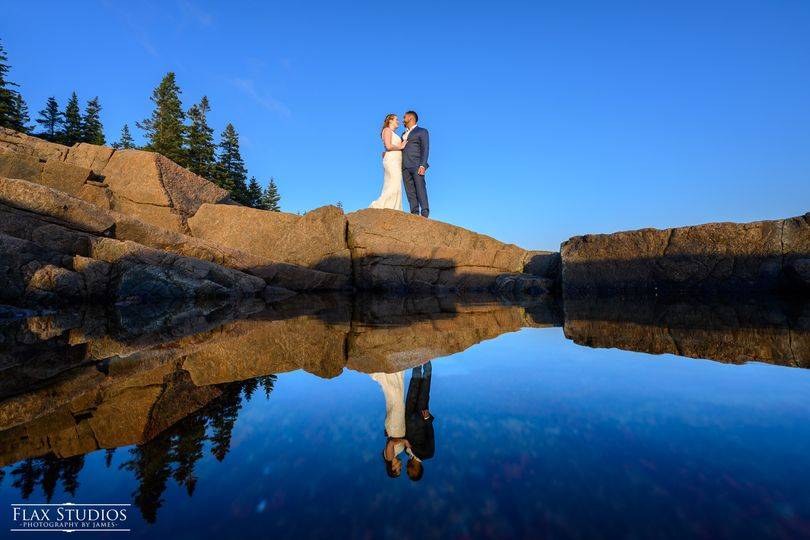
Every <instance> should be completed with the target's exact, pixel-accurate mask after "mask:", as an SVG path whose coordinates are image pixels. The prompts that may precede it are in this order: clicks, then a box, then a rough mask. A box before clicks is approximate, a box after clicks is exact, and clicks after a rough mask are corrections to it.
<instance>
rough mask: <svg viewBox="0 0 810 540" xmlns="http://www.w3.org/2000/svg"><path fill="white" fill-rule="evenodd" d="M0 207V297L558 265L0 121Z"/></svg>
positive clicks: (545, 280) (472, 277)
mask: <svg viewBox="0 0 810 540" xmlns="http://www.w3.org/2000/svg"><path fill="white" fill-rule="evenodd" d="M0 212H2V213H3V214H4V216H5V218H4V220H3V223H2V224H1V225H0V235H3V236H0V249H3V250H4V251H6V252H8V253H9V254H11V252H12V251H16V252H17V255H15V256H13V257H11V256H10V257H9V258H8V259H7V262H8V264H6V265H5V266H4V270H5V272H4V273H5V277H4V278H3V279H4V280H5V283H6V284H7V285H8V286H7V287H5V291H6V292H5V293H4V296H3V298H4V299H5V300H7V301H14V300H15V299H20V298H29V299H31V298H33V299H34V300H42V299H55V298H60V297H69V298H77V297H83V298H112V299H121V298H127V297H130V296H133V297H144V296H145V297H148V298H159V297H167V296H168V297H172V296H175V297H176V296H180V297H194V296H197V297H199V296H206V297H208V296H234V295H236V296H244V295H250V294H255V293H257V292H260V291H261V290H262V289H263V288H264V287H263V285H266V286H268V287H270V288H271V289H272V292H273V294H276V293H278V292H279V291H278V289H279V288H281V289H288V290H292V291H313V290H341V289H347V288H356V289H378V290H398V291H423V290H429V291H446V290H485V289H488V290H492V289H498V290H502V291H507V292H510V293H515V294H545V293H547V292H548V291H549V290H550V289H551V288H552V287H553V286H554V284H555V281H556V277H557V275H558V273H559V264H556V263H555V260H556V259H555V255H554V254H548V253H544V252H528V251H526V250H523V249H520V248H518V247H517V246H513V245H507V244H503V243H501V242H498V241H497V240H494V239H492V238H488V237H485V236H483V235H479V234H476V233H473V232H471V231H467V230H465V229H462V228H460V227H455V226H452V225H448V224H445V223H440V222H436V221H428V220H423V219H421V218H416V217H414V216H411V215H409V214H405V213H402V212H394V211H385V210H364V211H361V212H357V213H355V214H350V215H349V216H346V215H344V214H343V211H342V210H340V209H338V208H336V207H330V206H327V207H323V208H319V209H316V210H313V211H312V212H308V213H307V214H305V215H303V216H299V215H295V214H286V213H281V212H267V211H263V210H256V209H253V208H246V207H242V206H239V205H236V204H234V203H232V202H231V201H230V200H229V199H228V197H227V193H226V192H225V191H224V190H222V189H220V188H219V187H217V186H215V185H214V184H212V183H211V182H208V181H207V180H205V179H204V178H201V177H199V176H197V175H195V174H193V173H191V172H189V171H187V170H185V169H183V168H182V167H179V166H178V165H176V164H175V163H173V162H172V161H170V160H168V159H166V158H165V157H163V156H161V155H159V154H155V153H152V152H145V151H140V150H123V151H118V150H114V149H112V148H107V147H101V146H94V145H89V144H84V143H81V144H77V145H74V146H72V147H66V146H63V145H59V144H54V143H49V142H45V141H42V140H39V139H36V138H34V137H29V136H27V135H23V134H21V133H17V132H14V131H10V130H7V129H0ZM55 240H57V241H55ZM161 253H163V255H161ZM545 259H548V261H545ZM218 267H224V268H218ZM257 278H258V279H257Z"/></svg>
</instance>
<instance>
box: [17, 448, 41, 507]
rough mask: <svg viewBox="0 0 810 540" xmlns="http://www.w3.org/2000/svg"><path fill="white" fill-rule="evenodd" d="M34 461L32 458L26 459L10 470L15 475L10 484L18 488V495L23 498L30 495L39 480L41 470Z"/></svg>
mask: <svg viewBox="0 0 810 540" xmlns="http://www.w3.org/2000/svg"><path fill="white" fill-rule="evenodd" d="M34 461H35V460H34V458H29V459H26V460H25V461H23V462H21V463H20V465H19V466H18V467H17V468H16V469H13V470H12V471H11V475H12V476H14V477H16V479H15V480H14V482H13V483H12V484H11V485H12V486H14V487H15V488H18V489H19V490H20V496H21V497H22V498H23V499H27V498H28V497H30V496H31V494H32V493H33V492H34V488H35V487H36V486H37V483H38V482H39V477H40V474H41V471H40V470H39V468H38V467H37V466H36V465H35V464H34Z"/></svg>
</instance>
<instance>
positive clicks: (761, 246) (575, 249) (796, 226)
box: [560, 213, 810, 296]
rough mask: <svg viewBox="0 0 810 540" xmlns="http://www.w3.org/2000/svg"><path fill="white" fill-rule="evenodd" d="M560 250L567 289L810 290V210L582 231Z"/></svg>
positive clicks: (650, 291) (666, 291)
mask: <svg viewBox="0 0 810 540" xmlns="http://www.w3.org/2000/svg"><path fill="white" fill-rule="evenodd" d="M560 251H561V257H562V287H563V292H564V294H565V295H566V296H577V295H581V294H592V293H596V294H603V293H605V294H616V293H621V294H626V293H631V294H635V293H641V294H669V293H698V294H707V293H708V294H714V293H737V292H756V293H764V292H767V293H771V292H789V293H796V294H806V293H807V292H808V290H810V213H807V214H805V215H803V216H799V217H794V218H790V219H781V220H774V221H757V222H753V223H708V224H705V225H695V226H691V227H678V228H675V229H664V230H659V229H641V230H637V231H626V232H618V233H614V234H589V235H585V236H575V237H574V238H571V239H570V240H568V241H567V242H564V243H563V244H562V247H561V250H560Z"/></svg>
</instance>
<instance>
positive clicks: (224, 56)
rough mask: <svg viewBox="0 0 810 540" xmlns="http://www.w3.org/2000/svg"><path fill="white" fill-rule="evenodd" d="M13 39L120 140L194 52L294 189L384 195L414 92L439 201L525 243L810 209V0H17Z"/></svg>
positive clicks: (29, 60) (43, 83) (361, 200)
mask: <svg viewBox="0 0 810 540" xmlns="http://www.w3.org/2000/svg"><path fill="white" fill-rule="evenodd" d="M48 4H50V5H48ZM44 14H48V16H45V15H44ZM0 39H2V40H3V43H4V45H5V47H6V49H7V52H8V54H9V57H10V61H11V63H12V66H13V71H12V73H11V78H12V80H15V81H16V82H18V83H20V84H21V86H22V91H23V93H24V96H25V97H26V99H27V100H28V102H29V107H30V109H31V111H32V113H34V112H35V111H38V110H39V109H41V108H42V106H43V104H44V102H45V99H46V98H47V97H48V96H49V95H55V96H56V98H57V99H58V100H59V102H60V104H64V102H65V100H66V99H67V97H68V96H69V93H70V91H71V90H74V89H75V90H76V91H77V92H78V93H79V97H80V98H81V99H82V100H85V99H87V98H89V97H92V96H95V95H98V96H99V97H100V98H101V103H102V106H103V107H104V110H103V116H102V119H103V121H104V124H105V128H106V132H107V137H108V139H110V140H115V139H117V137H118V133H119V131H120V128H121V125H123V123H124V122H129V123H130V127H132V128H134V122H135V121H136V120H139V119H143V118H144V117H146V116H147V115H148V114H149V111H150V102H149V95H150V92H151V90H152V89H153V88H154V87H155V86H156V85H157V84H158V82H159V81H160V79H161V77H162V76H163V75H164V74H165V73H166V72H167V71H170V70H173V71H175V72H176V73H177V79H178V82H179V84H180V86H181V88H182V89H183V99H184V104H185V105H186V106H187V107H188V106H190V105H191V104H192V103H193V102H195V101H197V100H199V98H200V97H201V96H202V95H203V94H207V95H208V97H209V99H210V101H211V104H212V106H213V112H212V114H211V121H212V124H213V126H214V127H215V128H216V130H217V132H219V131H220V130H221V129H222V128H223V127H224V125H225V123H226V122H228V121H231V122H233V124H234V125H235V126H236V128H237V130H238V131H239V133H240V134H241V136H242V148H243V154H244V157H245V160H246V162H247V164H248V168H249V170H250V173H251V174H254V175H256V176H257V178H258V179H259V180H260V181H261V182H262V183H265V182H266V181H267V179H268V178H269V177H270V176H271V175H272V176H275V177H276V178H277V179H278V183H279V186H280V189H281V192H282V197H283V199H282V206H283V208H284V209H285V210H288V211H299V210H309V209H312V208H315V207H317V206H320V205H323V204H327V203H334V202H336V201H342V202H343V204H344V206H345V208H346V209H347V210H354V209H358V208H362V207H365V206H367V205H368V203H369V202H370V201H372V200H373V199H375V198H376V197H377V195H378V192H379V189H380V184H381V179H382V169H381V163H380V153H379V152H380V148H381V145H380V142H379V139H378V133H379V128H380V124H381V122H382V119H383V117H384V116H385V114H386V113H388V112H395V113H399V114H401V113H402V112H404V111H405V110H407V109H409V108H413V109H416V110H417V111H418V112H419V113H420V116H421V121H420V125H423V126H424V127H426V128H428V129H429V130H430V132H431V150H432V152H431V160H430V161H431V165H432V168H431V169H430V171H429V175H428V189H429V192H430V197H431V209H432V216H434V217H435V218H437V219H441V220H443V221H449V222H452V223H456V224H459V225H462V226H464V227H468V228H471V229H474V230H477V231H481V232H484V233H487V234H491V235H493V236H495V237H497V238H499V239H503V240H506V241H510V242H515V243H518V244H520V245H522V246H525V247H529V248H539V249H542V248H547V249H556V248H557V246H559V243H560V242H561V241H562V240H565V239H566V238H568V237H570V236H572V235H575V234H584V233H589V232H611V231H616V230H623V229H631V228H639V227H647V226H654V227H669V226H677V225H687V224H694V223H701V222H707V221H718V220H731V221H749V220H756V219H769V218H778V217H785V216H791V215H798V214H801V213H804V212H806V211H810V2H808V1H806V0H794V1H790V0H780V1H773V0H762V1H757V2H752V1H746V0H734V1H711V2H706V1H705V0H704V1H679V2H643V1H635V2H624V1H616V2H601V1H598V2H597V1H593V2H585V1H580V2H540V1H536V2H509V1H505V2H481V3H478V2H470V1H465V2H418V1H405V2H359V1H358V2H334V1H330V2H283V3H278V2H263V3H259V2H250V3H248V2H236V1H231V2H192V1H191V0H178V1H172V0H167V1H165V2H156V1H155V2H118V1H114V0H109V1H101V2H80V1H77V2H72V3H71V4H70V6H69V7H65V4H64V3H63V2H6V3H5V4H4V6H3V17H2V20H0ZM134 131H135V132H136V136H137V137H138V138H140V133H139V132H138V131H137V130H134Z"/></svg>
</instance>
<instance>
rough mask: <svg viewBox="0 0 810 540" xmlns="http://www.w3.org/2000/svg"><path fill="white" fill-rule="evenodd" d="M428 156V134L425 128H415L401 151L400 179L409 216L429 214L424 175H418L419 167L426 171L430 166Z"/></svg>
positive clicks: (426, 215)
mask: <svg viewBox="0 0 810 540" xmlns="http://www.w3.org/2000/svg"><path fill="white" fill-rule="evenodd" d="M428 154H430V134H429V133H428V130H426V129H425V128H421V127H419V126H416V127H415V128H413V129H412V130H411V132H410V133H409V134H408V144H406V145H405V149H404V150H403V151H402V179H403V180H404V182H405V194H406V195H407V196H408V205H409V206H410V207H411V214H422V215H423V216H425V217H428V215H429V214H430V205H429V204H428V196H427V185H426V184H425V175H424V174H419V167H424V168H425V171H427V169H428V167H429V166H430V165H428Z"/></svg>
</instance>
